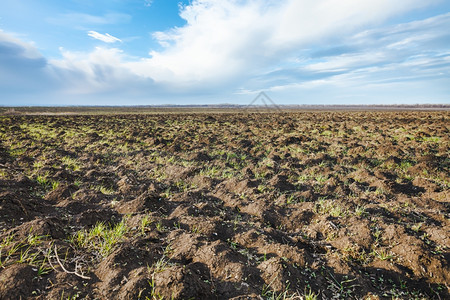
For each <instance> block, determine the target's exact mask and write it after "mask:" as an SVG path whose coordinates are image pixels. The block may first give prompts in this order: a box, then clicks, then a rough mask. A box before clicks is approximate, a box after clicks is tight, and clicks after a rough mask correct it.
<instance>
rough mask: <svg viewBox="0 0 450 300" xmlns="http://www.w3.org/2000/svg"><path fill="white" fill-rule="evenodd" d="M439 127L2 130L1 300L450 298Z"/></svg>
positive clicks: (297, 122) (18, 122)
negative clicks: (19, 299) (20, 298)
mask: <svg viewBox="0 0 450 300" xmlns="http://www.w3.org/2000/svg"><path fill="white" fill-rule="evenodd" d="M449 124H450V113H449V112H448V111H290V112H285V113H281V112H280V113H279V112H274V113H266V112H265V113H251V112H240V111H239V112H238V111H232V112H221V113H219V112H203V113H190V112H189V111H186V112H184V113H160V112H159V113H154V114H138V113H134V112H133V113H130V114H126V115H125V114H119V113H115V114H108V115H103V114H94V115H78V114H74V115H57V116H56V115H32V116H31V115H27V116H25V115H13V114H12V115H4V116H0V137H1V138H0V299H18V298H19V297H22V299H171V298H174V299H191V298H192V299H449V298H450V294H449V293H450V287H449V285H448V284H449V282H450V266H449V261H450V248H449V247H450V232H449V228H450V219H449V218H450V192H449V188H450V170H449V169H450V155H449V154H450V143H449V141H450V140H449V138H450V132H449Z"/></svg>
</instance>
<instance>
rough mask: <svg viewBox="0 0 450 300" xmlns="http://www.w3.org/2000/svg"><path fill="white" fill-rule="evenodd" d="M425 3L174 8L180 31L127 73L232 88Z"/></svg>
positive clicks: (167, 35) (341, 1)
mask: <svg viewBox="0 0 450 300" xmlns="http://www.w3.org/2000/svg"><path fill="white" fill-rule="evenodd" d="M424 5H426V4H424V1H420V0H399V1H396V2H395V3H393V2H392V1H390V0H377V1H360V0H321V1H306V0H304V1H300V0H285V1H275V0H272V1H267V0H254V1H239V0H229V1H218V0H195V1H193V2H192V3H191V4H189V5H186V6H184V7H182V9H181V12H180V16H181V17H182V18H183V19H185V20H186V22H187V24H186V25H185V26H183V27H180V28H174V29H172V30H169V31H165V32H156V33H154V34H153V37H154V38H155V39H156V40H158V41H159V43H160V44H161V45H163V46H164V47H165V49H164V50H162V51H159V52H156V51H153V52H151V53H150V55H151V58H147V59H142V60H141V61H139V62H136V63H132V64H130V65H129V67H130V68H132V69H133V70H134V71H135V72H136V73H137V74H139V75H141V76H145V77H150V78H153V79H154V80H155V81H157V82H171V83H174V84H179V85H180V86H186V85H195V84H202V85H204V84H211V83H215V82H223V83H224V82H225V83H227V82H236V81H240V80H241V79H242V78H245V77H247V76H252V75H254V74H257V73H258V72H260V71H261V69H264V68H267V67H268V66H270V65H271V64H276V63H279V62H280V61H282V60H284V59H287V58H290V57H292V56H295V55H296V54H297V53H298V50H299V49H301V48H304V47H311V46H313V45H320V44H322V43H326V42H329V41H336V40H337V41H338V40H340V39H342V38H343V37H345V36H346V35H348V34H351V33H353V32H355V31H356V30H359V29H360V28H361V27H362V26H366V25H369V24H376V23H380V22H382V21H383V20H385V19H386V18H388V17H390V16H392V15H395V14H398V13H403V12H405V11H408V10H411V9H414V8H419V7H422V6H424Z"/></svg>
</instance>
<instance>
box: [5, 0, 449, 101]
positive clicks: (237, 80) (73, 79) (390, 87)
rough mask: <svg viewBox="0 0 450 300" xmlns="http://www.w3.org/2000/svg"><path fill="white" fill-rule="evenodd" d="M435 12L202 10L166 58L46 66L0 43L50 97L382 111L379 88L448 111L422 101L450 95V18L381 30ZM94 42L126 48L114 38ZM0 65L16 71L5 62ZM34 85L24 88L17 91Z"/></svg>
mask: <svg viewBox="0 0 450 300" xmlns="http://www.w3.org/2000/svg"><path fill="white" fill-rule="evenodd" d="M435 2H437V1H434V0H433V1H427V2H425V1H419V0H398V1H395V2H392V1H388V0H377V1H360V0H339V1H338V0H318V1H309V0H284V1H267V0H266V1H262V0H252V1H250V0H248V1H244V0H226V1H225V0H222V1H219V0H194V1H192V3H190V4H189V5H185V6H183V7H180V16H181V17H182V18H183V19H184V20H185V21H186V25H184V26H182V27H179V28H172V29H170V30H167V31H163V32H154V33H152V37H153V38H154V39H156V40H157V41H158V42H159V43H160V45H161V46H162V50H159V51H156V50H152V51H150V52H149V56H148V57H142V58H136V57H130V56H128V55H127V54H126V53H124V52H123V51H122V50H120V49H119V48H108V47H97V48H95V49H94V50H93V51H91V52H86V53H75V52H71V51H70V50H65V49H61V58H59V59H45V58H43V57H42V56H41V55H40V54H39V52H38V51H37V50H36V48H35V47H34V46H32V45H30V44H27V43H24V42H22V41H20V40H18V39H15V38H13V37H12V36H11V35H8V34H6V33H0V54H2V55H13V56H14V57H15V58H14V59H16V61H17V64H18V65H21V66H23V67H24V68H28V69H27V70H28V71H30V74H37V73H42V76H41V77H38V76H36V77H33V78H44V79H45V84H43V86H49V89H50V88H51V89H52V91H55V90H57V91H59V92H60V93H61V94H64V95H86V96H92V97H94V96H98V95H107V96H108V97H112V96H115V97H117V98H118V97H136V99H137V98H140V99H150V102H149V103H148V104H152V102H151V99H162V98H164V100H163V103H168V102H170V100H171V99H176V97H181V96H183V97H196V96H199V97H201V96H205V97H216V98H217V97H219V100H220V99H225V100H228V99H230V100H233V99H238V100H236V101H239V99H244V96H243V95H246V94H252V93H257V92H259V91H260V90H267V91H271V92H273V93H276V95H278V96H279V98H281V99H284V100H286V101H285V102H286V103H294V102H295V103H299V99H302V96H304V95H309V97H310V98H311V100H314V99H312V98H313V97H317V98H320V99H326V98H327V97H332V99H334V100H333V101H334V102H335V103H336V102H339V101H357V99H361V100H360V102H362V101H364V99H367V100H369V101H377V100H376V98H375V96H374V95H373V92H374V91H380V87H381V88H382V89H381V90H383V89H384V90H383V91H384V92H383V93H380V92H379V96H380V99H381V98H382V97H388V96H389V93H391V94H392V95H394V98H393V97H390V98H389V99H390V100H392V99H398V101H399V102H401V101H403V100H405V101H406V100H407V99H408V97H413V98H409V99H414V100H412V101H431V102H432V101H441V99H437V98H439V97H437V98H434V99H430V98H426V93H425V92H424V91H426V90H427V89H434V90H435V91H438V92H439V95H445V93H447V95H448V94H450V93H449V92H450V91H449V88H448V86H449V82H448V81H449V80H448V78H450V74H449V69H450V34H449V33H448V30H447V29H448V28H450V13H447V14H442V15H439V16H435V17H431V18H428V19H425V20H418V21H413V22H409V23H404V24H399V25H383V24H386V20H388V19H389V18H392V17H394V16H396V15H399V14H405V13H407V12H409V11H411V10H414V9H420V8H423V7H424V6H427V5H432V4H433V3H435ZM88 35H89V36H90V37H92V38H95V39H98V40H100V41H103V42H105V43H108V44H112V43H115V42H121V40H120V39H118V38H116V37H114V36H112V35H109V34H107V33H106V34H101V33H98V32H96V31H89V32H88ZM14 47H16V48H14ZM13 48H14V49H15V50H14V49H13ZM8 53H10V54H8ZM11 53H14V54H11ZM5 57H6V56H5ZM9 61H10V60H9ZM0 63H1V66H2V69H3V68H4V66H6V67H7V68H8V66H9V68H12V66H11V65H8V63H7V62H6V60H5V59H3V60H1V61H0ZM31 69H32V71H31ZM18 72H19V71H18ZM1 74H2V73H1V72H0V76H2V75H1ZM5 76H6V75H4V74H3V77H5ZM33 76H34V75H33ZM0 78H1V77H0ZM16 79H17V78H16ZM28 83H29V82H28V81H27V80H25V81H22V82H21V80H20V79H17V82H16V85H21V86H22V87H23V86H28V85H26V84H28ZM1 85H3V83H0V87H2V89H3V86H1ZM411 87H414V88H412V89H411ZM419 88H420V91H421V92H420V93H418V91H417V90H418V89H419ZM407 91H409V92H407ZM411 91H414V93H412V92H411ZM233 97H235V98H233ZM239 97H240V98H239ZM276 98H277V96H275V99H276ZM247 99H248V98H247ZM386 99H388V98H386ZM284 100H283V101H284ZM124 104H127V103H124Z"/></svg>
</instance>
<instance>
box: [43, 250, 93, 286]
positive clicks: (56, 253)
mask: <svg viewBox="0 0 450 300" xmlns="http://www.w3.org/2000/svg"><path fill="white" fill-rule="evenodd" d="M55 256H56V261H57V262H58V264H59V266H60V267H61V269H62V270H63V271H64V272H66V273H67V274H73V275H76V276H78V277H80V278H83V279H91V277H89V276H84V275H81V274H78V273H77V272H76V271H73V272H70V271H68V270H67V269H66V268H64V265H63V264H62V262H61V260H60V259H59V256H58V252H57V250H56V245H55ZM52 267H53V266H52ZM53 269H54V268H53Z"/></svg>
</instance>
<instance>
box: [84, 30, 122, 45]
mask: <svg viewBox="0 0 450 300" xmlns="http://www.w3.org/2000/svg"><path fill="white" fill-rule="evenodd" d="M88 36H90V37H92V38H94V39H96V40H99V41H102V42H105V43H116V42H122V40H120V39H118V38H116V37H115V36H112V35H110V34H109V33H106V34H102V33H98V32H96V31H92V30H91V31H89V32H88Z"/></svg>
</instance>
